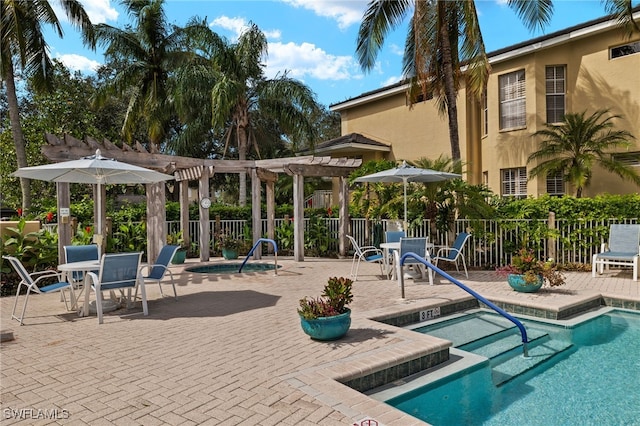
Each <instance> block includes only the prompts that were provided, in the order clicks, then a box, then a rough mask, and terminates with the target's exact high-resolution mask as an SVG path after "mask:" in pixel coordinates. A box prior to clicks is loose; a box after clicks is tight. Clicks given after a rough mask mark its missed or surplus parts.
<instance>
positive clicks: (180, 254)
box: [171, 250, 187, 265]
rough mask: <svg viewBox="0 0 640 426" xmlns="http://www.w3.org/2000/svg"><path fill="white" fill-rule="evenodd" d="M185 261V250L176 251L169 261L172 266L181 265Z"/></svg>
mask: <svg viewBox="0 0 640 426" xmlns="http://www.w3.org/2000/svg"><path fill="white" fill-rule="evenodd" d="M186 259H187V251H186V250H178V251H176V254H175V255H174V256H173V259H171V263H173V264H174V265H181V264H183V263H184V261H185V260H186Z"/></svg>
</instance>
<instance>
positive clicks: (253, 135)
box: [209, 23, 319, 206]
mask: <svg viewBox="0 0 640 426" xmlns="http://www.w3.org/2000/svg"><path fill="white" fill-rule="evenodd" d="M218 48H219V49H218V50H217V51H216V52H215V54H214V55H213V56H212V57H211V64H210V70H211V71H213V74H214V81H213V85H212V86H211V87H210V88H209V93H210V94H211V98H210V102H211V105H212V109H211V114H212V116H211V117H212V120H211V123H212V126H213V127H214V128H216V129H222V128H224V129H226V131H225V140H226V141H227V143H228V142H230V141H231V140H235V142H236V144H237V149H238V151H237V152H238V159H239V160H246V159H247V154H248V153H249V147H250V145H251V146H253V147H254V149H255V150H256V154H257V155H258V156H260V151H259V144H258V141H259V136H260V132H261V131H262V130H264V129H265V126H266V127H269V126H275V127H277V129H278V130H279V133H280V135H284V137H285V138H286V139H287V140H289V141H291V142H292V143H293V145H295V142H296V141H299V140H301V139H307V140H312V139H313V126H312V125H311V123H310V121H309V117H310V116H311V113H313V112H315V111H317V110H318V109H319V106H318V104H317V103H316V101H315V96H314V94H313V92H312V91H311V90H310V89H309V88H308V87H307V86H305V85H304V84H303V83H301V82H300V81H297V80H294V79H291V78H289V77H288V76H287V74H286V73H284V74H281V75H278V76H276V77H275V78H273V79H267V78H265V76H264V70H263V68H264V65H263V64H262V60H263V58H264V56H265V55H266V54H267V40H266V37H265V36H264V34H263V33H262V31H260V29H259V28H258V26H257V25H255V24H253V23H250V25H249V27H248V28H247V30H245V31H244V32H243V33H242V34H241V35H240V37H239V38H238V41H237V42H236V43H228V42H224V43H222V45H220V46H218ZM271 133H273V131H272V132H271ZM246 182H247V177H246V174H245V173H240V185H239V196H238V199H239V204H240V205H241V206H244V205H245V204H246V199H247V190H246V186H247V183H246Z"/></svg>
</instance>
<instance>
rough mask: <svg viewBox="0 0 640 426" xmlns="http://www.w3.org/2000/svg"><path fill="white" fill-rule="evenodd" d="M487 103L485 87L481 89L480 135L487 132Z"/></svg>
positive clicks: (484, 134) (485, 134)
mask: <svg viewBox="0 0 640 426" xmlns="http://www.w3.org/2000/svg"><path fill="white" fill-rule="evenodd" d="M487 105H488V103H487V88H486V87H485V89H484V90H483V91H482V136H487V135H488V134H489V108H488V106H487Z"/></svg>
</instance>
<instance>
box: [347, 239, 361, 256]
mask: <svg viewBox="0 0 640 426" xmlns="http://www.w3.org/2000/svg"><path fill="white" fill-rule="evenodd" d="M346 237H347V238H348V239H349V241H351V245H352V246H353V251H354V252H355V254H356V255H358V256H361V255H362V250H361V249H360V246H359V245H358V242H357V241H356V239H355V238H353V237H352V236H351V235H347V236H346Z"/></svg>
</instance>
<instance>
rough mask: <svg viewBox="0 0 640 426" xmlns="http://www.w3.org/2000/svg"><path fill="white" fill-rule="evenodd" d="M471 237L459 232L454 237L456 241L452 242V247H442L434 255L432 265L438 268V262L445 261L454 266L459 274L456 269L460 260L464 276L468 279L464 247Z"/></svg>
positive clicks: (457, 269)
mask: <svg viewBox="0 0 640 426" xmlns="http://www.w3.org/2000/svg"><path fill="white" fill-rule="evenodd" d="M469 237H471V234H468V233H466V232H461V233H459V234H458V236H457V237H456V240H455V241H454V242H453V246H452V247H442V248H440V249H439V250H438V253H436V256H435V257H434V258H433V259H432V260H433V264H434V265H436V266H438V261H441V260H442V261H446V262H453V263H455V265H456V271H458V272H460V269H459V268H458V260H459V259H462V266H463V267H464V275H465V276H466V277H467V278H469V273H468V272H467V263H466V262H465V260H464V253H463V251H464V245H465V244H466V243H467V240H468V239H469Z"/></svg>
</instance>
